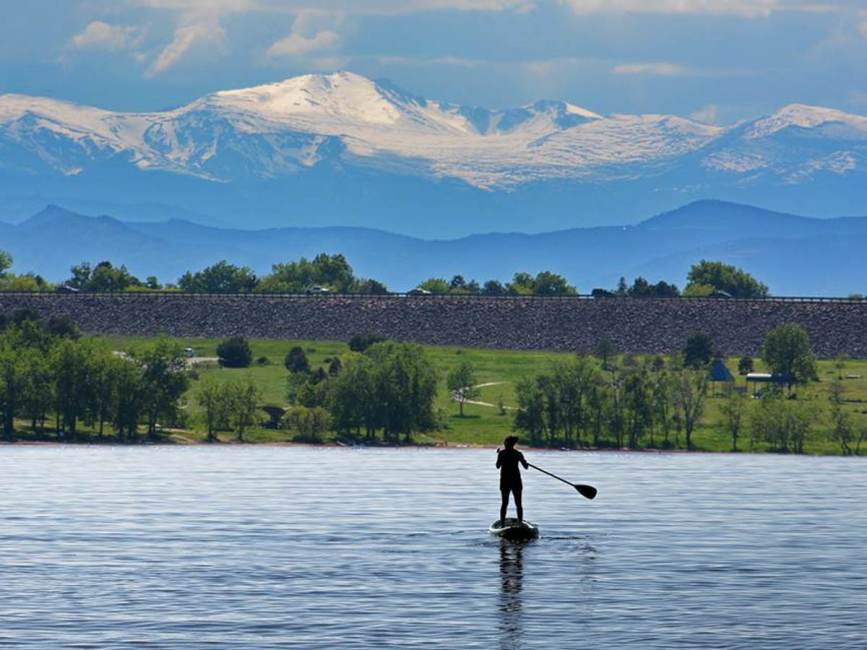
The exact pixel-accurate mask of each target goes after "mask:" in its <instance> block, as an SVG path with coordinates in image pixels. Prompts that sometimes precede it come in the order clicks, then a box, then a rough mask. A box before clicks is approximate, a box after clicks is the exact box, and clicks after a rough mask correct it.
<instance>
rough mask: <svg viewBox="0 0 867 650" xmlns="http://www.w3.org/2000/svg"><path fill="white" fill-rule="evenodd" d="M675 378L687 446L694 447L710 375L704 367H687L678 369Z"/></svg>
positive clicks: (677, 404) (676, 400)
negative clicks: (696, 429)
mask: <svg viewBox="0 0 867 650" xmlns="http://www.w3.org/2000/svg"><path fill="white" fill-rule="evenodd" d="M673 380H674V381H673V388H674V404H675V407H676V408H677V410H678V415H679V416H680V422H681V424H682V426H683V430H684V432H685V433H686V448H687V449H692V432H693V431H694V430H695V427H696V426H697V425H698V424H699V422H700V421H701V418H702V415H704V401H705V397H706V396H707V386H708V382H709V376H708V373H707V371H706V370H704V369H692V368H689V367H686V368H683V369H682V370H679V371H677V372H676V373H675V374H674V377H673Z"/></svg>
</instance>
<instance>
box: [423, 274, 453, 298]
mask: <svg viewBox="0 0 867 650" xmlns="http://www.w3.org/2000/svg"><path fill="white" fill-rule="evenodd" d="M418 288H419V289H423V290H425V291H430V292H431V293H434V294H438V295H445V294H447V293H449V292H451V289H452V288H451V285H450V284H449V282H448V280H445V279H443V278H428V279H427V280H425V281H424V282H422V283H421V284H419V285H418Z"/></svg>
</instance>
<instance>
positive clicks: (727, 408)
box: [720, 390, 747, 451]
mask: <svg viewBox="0 0 867 650" xmlns="http://www.w3.org/2000/svg"><path fill="white" fill-rule="evenodd" d="M746 404H747V401H746V398H745V397H744V394H743V393H739V392H738V391H736V390H729V393H728V395H727V396H726V398H725V400H724V401H723V403H722V404H721V405H720V412H721V413H722V415H723V418H724V421H725V425H726V429H727V430H728V433H729V435H730V436H731V439H732V451H737V450H738V436H739V435H740V432H741V423H742V422H743V418H744V413H745V412H746Z"/></svg>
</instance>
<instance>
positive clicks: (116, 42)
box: [0, 0, 867, 124]
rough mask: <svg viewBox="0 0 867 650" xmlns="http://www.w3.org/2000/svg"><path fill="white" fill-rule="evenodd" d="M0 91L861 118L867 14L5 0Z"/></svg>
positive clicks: (753, 0)
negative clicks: (278, 91)
mask: <svg viewBox="0 0 867 650" xmlns="http://www.w3.org/2000/svg"><path fill="white" fill-rule="evenodd" d="M3 4H4V6H3V9H2V20H0V92H16V93H23V94H31V95H42V96H50V97H57V98H61V99H66V100H70V101H75V102H79V103H83V104H90V105H95V106H101V107H105V108H110V109H114V110H161V109H166V108H172V107H175V106H179V105H182V104H184V103H187V102H189V101H191V100H193V99H195V98H197V97H200V96H202V95H204V94H207V93H209V92H213V91H216V90H223V89H228V88H241V87H247V86H252V85H256V84H260V83H268V82H273V81H277V80H280V79H284V78H287V77H291V76H295V75H299V74H305V73H311V72H314V73H326V72H333V71H336V70H349V71H352V72H357V73H359V74H363V75H365V76H368V77H370V78H373V79H388V80H390V81H392V82H394V83H396V84H397V85H399V86H401V87H402V88H404V89H406V90H407V91H410V92H412V93H414V94H418V95H422V96H425V97H428V98H432V99H441V100H446V101H451V102H456V103H462V104H469V105H478V106H486V107H489V108H505V107H510V106H518V105H523V104H527V103H531V102H533V101H536V100H538V99H564V100H567V101H570V102H572V103H574V104H577V105H579V106H584V107H586V108H588V109H590V110H593V111H595V112H598V113H673V114H678V115H684V116H690V117H693V118H695V119H699V120H702V121H705V122H708V123H717V124H729V123H733V122H735V121H737V120H739V119H743V118H747V117H754V116H757V115H760V114H766V113H770V112H772V111H774V110H776V109H777V108H780V107H781V106H784V105H786V104H790V103H805V104H814V105H821V106H830V107H834V108H839V109H843V110H847V111H850V112H854V113H860V114H867V65H865V61H867V0H318V2H315V1H311V0H29V1H28V2H13V1H12V0H4V2H3Z"/></svg>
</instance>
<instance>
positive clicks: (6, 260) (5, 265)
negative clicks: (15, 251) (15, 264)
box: [0, 250, 12, 276]
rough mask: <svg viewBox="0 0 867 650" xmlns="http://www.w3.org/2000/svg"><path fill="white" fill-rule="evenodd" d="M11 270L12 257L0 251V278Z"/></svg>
mask: <svg viewBox="0 0 867 650" xmlns="http://www.w3.org/2000/svg"><path fill="white" fill-rule="evenodd" d="M11 268H12V255H10V254H9V253H8V252H6V251H3V250H0V276H3V275H5V274H6V272H7V271H8V270H9V269H11Z"/></svg>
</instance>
